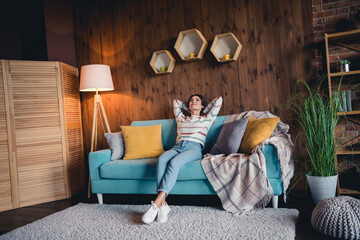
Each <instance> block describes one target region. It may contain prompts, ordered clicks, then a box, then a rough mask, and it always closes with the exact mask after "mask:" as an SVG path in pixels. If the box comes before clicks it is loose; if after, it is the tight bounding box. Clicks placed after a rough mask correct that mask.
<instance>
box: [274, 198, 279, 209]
mask: <svg viewBox="0 0 360 240" xmlns="http://www.w3.org/2000/svg"><path fill="white" fill-rule="evenodd" d="M278 200H279V196H278V195H274V196H273V197H272V206H273V208H278Z"/></svg>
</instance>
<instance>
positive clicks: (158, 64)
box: [150, 50, 175, 74]
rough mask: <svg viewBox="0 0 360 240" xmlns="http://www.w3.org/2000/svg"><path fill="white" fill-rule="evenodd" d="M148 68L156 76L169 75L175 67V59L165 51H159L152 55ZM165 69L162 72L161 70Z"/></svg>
mask: <svg viewBox="0 0 360 240" xmlns="http://www.w3.org/2000/svg"><path fill="white" fill-rule="evenodd" d="M150 66H151V67H152V69H153V70H154V72H155V73H156V74H164V73H171V72H172V71H173V69H174V67H175V58H174V57H173V55H171V53H170V52H169V51H167V50H160V51H156V52H154V53H153V55H152V57H151V60H150ZM162 67H165V70H164V71H161V68H162Z"/></svg>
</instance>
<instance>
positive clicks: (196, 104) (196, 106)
mask: <svg viewBox="0 0 360 240" xmlns="http://www.w3.org/2000/svg"><path fill="white" fill-rule="evenodd" d="M202 108H204V106H203V105H202V103H201V99H200V98H199V97H198V96H193V97H192V98H191V99H190V101H189V109H190V111H193V110H198V111H200V110H201V109H202Z"/></svg>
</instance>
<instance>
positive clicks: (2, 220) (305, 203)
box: [0, 191, 360, 240]
mask: <svg viewBox="0 0 360 240" xmlns="http://www.w3.org/2000/svg"><path fill="white" fill-rule="evenodd" d="M153 197H154V195H104V203H106V204H148V203H149V202H150V201H151V200H152V199H153ZM355 197H357V198H358V197H360V196H355ZM167 201H168V202H169V204H172V205H197V206H221V203H220V200H219V199H218V197H217V196H180V195H178V196H171V195H169V197H168V198H167ZM78 203H97V200H96V197H95V196H94V195H93V196H92V197H91V198H90V199H88V198H87V196H86V193H85V192H83V193H80V194H78V195H76V196H75V197H73V198H70V199H65V200H59V201H55V202H50V203H44V204H38V205H34V206H30V207H24V208H19V209H14V210H10V211H5V212H0V235H2V234H4V233H6V232H9V231H11V230H13V229H16V228H18V227H21V226H23V225H26V224H28V223H31V222H33V221H36V220H38V219H41V218H43V217H46V216H48V215H50V214H53V213H55V212H58V211H61V210H64V209H66V208H68V207H71V206H73V205H76V204H78ZM279 207H286V208H296V209H298V210H299V212H300V215H299V219H298V222H297V225H296V238H295V239H306V240H311V239H329V238H328V237H325V236H322V235H321V234H319V233H317V232H316V231H314V230H313V229H312V227H311V224H310V219H311V213H312V210H313V208H314V206H313V204H312V200H311V197H309V196H308V195H307V194H305V193H303V192H295V191H294V192H292V193H291V194H290V195H289V197H288V200H287V203H286V204H285V203H284V202H283V201H282V199H279Z"/></svg>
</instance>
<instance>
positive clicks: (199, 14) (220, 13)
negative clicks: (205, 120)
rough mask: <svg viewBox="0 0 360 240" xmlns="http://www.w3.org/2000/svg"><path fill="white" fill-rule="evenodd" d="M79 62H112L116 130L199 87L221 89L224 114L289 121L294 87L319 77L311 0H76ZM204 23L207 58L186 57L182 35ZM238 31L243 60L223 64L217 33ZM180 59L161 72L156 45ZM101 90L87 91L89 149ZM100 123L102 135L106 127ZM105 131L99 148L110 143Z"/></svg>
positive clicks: (163, 111) (111, 112)
mask: <svg viewBox="0 0 360 240" xmlns="http://www.w3.org/2000/svg"><path fill="white" fill-rule="evenodd" d="M74 20H75V27H74V29H75V30H74V31H75V40H76V43H75V44H76V54H77V62H78V67H81V66H82V65H86V64H93V63H103V64H108V65H110V67H111V70H112V74H113V80H114V86H115V91H113V92H102V93H101V95H102V97H103V101H104V106H105V109H106V112H107V115H108V118H109V123H110V127H111V130H112V131H118V130H119V129H120V126H121V125H128V124H130V122H131V121H134V120H145V119H163V118H173V113H172V106H171V104H172V100H173V99H174V98H178V99H181V100H184V101H186V100H187V98H188V96H190V95H191V94H193V93H200V94H202V95H204V96H205V97H206V98H207V99H208V100H209V101H210V100H212V99H213V98H215V97H217V96H219V95H221V96H223V98H224V105H223V107H222V109H221V111H220V115H227V114H233V113H240V112H242V111H247V110H258V111H260V110H269V111H271V112H273V113H274V114H277V115H279V116H280V117H281V118H282V119H283V120H286V119H287V118H288V116H287V115H286V114H285V113H284V112H283V110H284V104H285V103H286V100H287V99H288V97H289V95H290V92H291V86H292V85H293V83H294V82H295V81H296V80H297V79H300V78H302V79H306V80H307V79H310V78H311V77H312V76H313V69H311V67H309V66H311V64H309V63H311V61H313V53H312V51H310V50H311V49H310V48H309V46H310V44H311V42H312V37H313V36H312V34H313V29H312V13H311V1H310V0H299V1H288V0H275V1H268V0H252V1H246V0H226V1H225V0H199V1H193V0H137V1H133V0H122V1H117V0H108V1H100V0H92V1H84V0H75V1H74ZM192 28H197V29H198V30H200V31H201V32H202V34H203V35H204V37H205V38H206V40H207V41H208V42H209V45H208V48H207V50H206V52H205V54H204V59H203V60H200V61H194V62H184V61H182V60H181V59H180V57H179V56H178V54H177V53H176V51H175V49H174V44H175V41H176V38H177V36H178V33H179V32H180V31H182V30H187V29H192ZM226 32H232V33H233V34H234V35H235V36H236V37H237V38H238V39H239V41H240V42H241V43H242V45H243V48H242V51H241V53H240V57H239V58H238V61H236V62H231V63H227V64H220V63H218V62H217V61H216V60H215V58H214V57H213V56H212V54H211V53H210V51H209V49H210V46H211V44H212V42H213V39H214V36H215V35H217V34H221V33H226ZM162 49H167V50H169V51H170V52H171V53H172V55H173V56H174V57H175V59H176V65H175V68H174V71H173V73H171V74H165V75H156V74H154V72H153V70H152V69H151V67H150V66H149V61H150V58H151V55H152V53H153V52H154V51H157V50H162ZM93 95H94V94H93V93H82V106H81V107H82V112H83V115H82V118H83V119H82V120H83V130H84V140H85V152H86V153H87V152H89V149H90V139H91V124H92V111H93ZM101 132H102V130H101V125H100V124H99V133H101ZM106 147H107V145H106V142H105V139H104V138H103V137H102V134H99V135H98V149H99V148H106Z"/></svg>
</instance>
